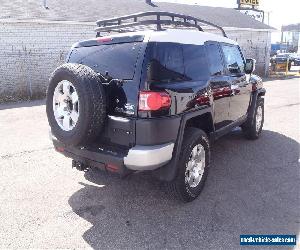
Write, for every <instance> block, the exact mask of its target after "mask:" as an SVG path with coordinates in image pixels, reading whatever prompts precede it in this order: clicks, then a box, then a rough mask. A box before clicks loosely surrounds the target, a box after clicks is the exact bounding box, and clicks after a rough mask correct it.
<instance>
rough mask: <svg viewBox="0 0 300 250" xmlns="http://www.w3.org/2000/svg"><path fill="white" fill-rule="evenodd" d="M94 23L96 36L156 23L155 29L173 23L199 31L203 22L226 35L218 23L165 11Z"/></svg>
mask: <svg viewBox="0 0 300 250" xmlns="http://www.w3.org/2000/svg"><path fill="white" fill-rule="evenodd" d="M151 16H152V19H150V18H149V19H147V20H139V18H143V17H151ZM153 16H154V18H153ZM166 17H168V18H171V19H169V20H166V19H163V18H166ZM96 24H97V25H98V28H96V29H95V31H96V32H97V36H98V35H100V32H103V31H105V32H111V31H114V32H123V31H122V30H121V29H122V28H127V27H134V26H142V25H144V26H147V25H156V29H157V30H162V25H175V26H183V27H189V28H197V29H198V30H199V31H203V29H202V28H201V26H200V25H199V24H205V25H209V26H212V27H214V28H217V29H219V30H220V31H221V32H222V34H223V36H224V37H227V36H226V33H225V31H224V29H223V28H222V27H221V26H219V25H216V24H214V23H211V22H208V21H206V20H202V19H199V18H196V17H193V16H188V15H183V14H176V13H172V12H165V11H148V12H140V13H136V14H132V15H126V16H121V17H116V18H110V19H105V20H99V21H97V22H96Z"/></svg>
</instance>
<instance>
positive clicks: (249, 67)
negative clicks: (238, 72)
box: [245, 58, 256, 74]
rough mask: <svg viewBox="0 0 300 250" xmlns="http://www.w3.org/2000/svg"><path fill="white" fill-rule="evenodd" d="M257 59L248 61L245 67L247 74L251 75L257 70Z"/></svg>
mask: <svg viewBox="0 0 300 250" xmlns="http://www.w3.org/2000/svg"><path fill="white" fill-rule="evenodd" d="M255 62H256V60H255V59H252V58H249V59H246V65H245V73H246V74H251V73H252V72H253V71H254V70H255Z"/></svg>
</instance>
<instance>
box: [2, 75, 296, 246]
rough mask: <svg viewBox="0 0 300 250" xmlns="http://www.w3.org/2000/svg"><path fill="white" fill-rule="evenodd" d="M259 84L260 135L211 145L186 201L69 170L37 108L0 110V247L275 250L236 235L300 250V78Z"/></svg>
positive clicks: (142, 179) (145, 181)
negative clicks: (286, 237)
mask: <svg viewBox="0 0 300 250" xmlns="http://www.w3.org/2000/svg"><path fill="white" fill-rule="evenodd" d="M265 87H266V89H267V96H266V99H265V104H266V108H265V126H264V131H263V133H262V136H261V138H260V139H259V140H256V141H247V140H245V139H244V138H243V136H242V134H241V131H240V130H235V131H233V132H232V133H231V134H229V135H227V136H225V137H223V138H222V139H220V140H219V141H218V142H217V143H215V144H214V145H213V150H212V164H211V169H210V173H209V176H208V179H207V182H206V186H205V188H204V190H203V192H202V194H201V196H200V197H199V198H198V199H197V200H196V201H194V202H192V203H188V204H182V203H180V202H178V201H176V200H174V199H172V198H170V197H169V196H168V194H167V193H166V192H165V189H164V186H163V185H162V184H161V183H160V182H158V181H157V180H155V179H154V178H153V177H151V175H149V174H147V173H138V174H134V175H131V176H129V177H128V178H126V179H124V180H121V179H119V178H118V177H117V176H114V175H112V174H108V173H103V172H100V171H96V170H92V171H89V172H86V173H84V172H79V171H76V170H74V169H72V168H71V160H70V159H67V158H64V157H63V156H61V155H60V154H58V153H56V152H55V151H54V150H53V148H52V145H51V142H50V140H49V137H48V124H47V120H46V115H45V105H44V102H43V101H35V102H27V103H19V104H5V105H0V183H1V184H0V248H90V247H92V248H96V249H145V248H146V249H265V248H266V249H274V247H273V248H268V247H262V246H260V247H258V248H255V247H249V248H246V247H241V246H239V236H240V234H297V235H298V247H300V245H299V241H300V239H299V231H300V224H299V223H300V221H299V218H300V216H299V215H300V209H299V208H300V200H299V190H300V178H299V142H300V134H299V133H300V129H299V128H300V118H299V113H300V96H299V94H300V93H299V90H300V78H294V79H288V80H275V81H266V82H265ZM296 248H297V247H295V248H294V249H296ZM280 249H283V248H282V247H280ZM287 249H292V248H291V247H288V248H287Z"/></svg>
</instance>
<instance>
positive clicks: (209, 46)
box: [206, 42, 231, 130]
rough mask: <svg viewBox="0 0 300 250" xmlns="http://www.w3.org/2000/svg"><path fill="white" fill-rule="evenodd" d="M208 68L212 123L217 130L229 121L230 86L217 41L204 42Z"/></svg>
mask: <svg viewBox="0 0 300 250" xmlns="http://www.w3.org/2000/svg"><path fill="white" fill-rule="evenodd" d="M206 51H207V55H208V61H209V68H210V75H211V76H210V86H211V90H212V94H213V98H214V123H215V128H216V129H217V130H218V129H220V128H222V127H224V126H226V125H228V124H229V123H230V120H229V99H230V94H231V86H230V81H229V78H228V76H227V75H226V74H225V72H226V71H225V67H224V60H223V55H222V52H221V48H220V45H219V44H218V43H217V42H208V43H206Z"/></svg>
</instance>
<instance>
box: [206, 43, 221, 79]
mask: <svg viewBox="0 0 300 250" xmlns="http://www.w3.org/2000/svg"><path fill="white" fill-rule="evenodd" d="M206 49H207V55H208V59H209V64H210V73H211V75H212V76H217V75H222V73H223V72H224V65H223V62H222V56H221V51H220V49H219V46H218V45H217V44H208V45H206Z"/></svg>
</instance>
